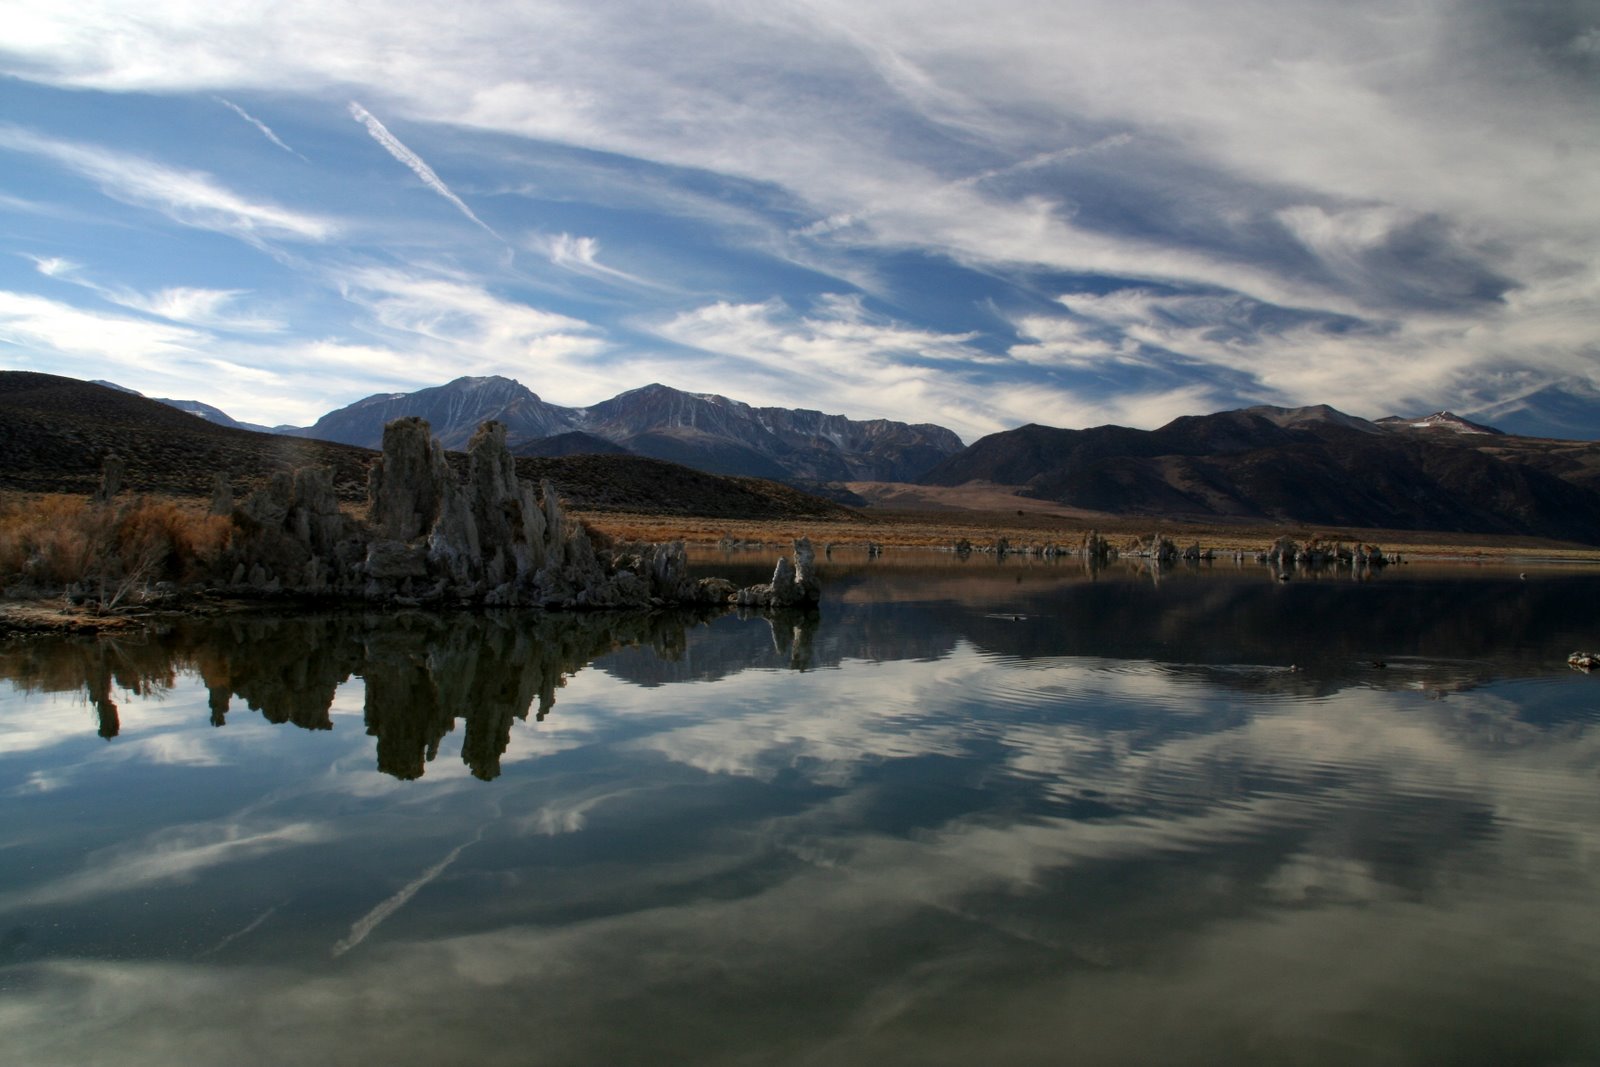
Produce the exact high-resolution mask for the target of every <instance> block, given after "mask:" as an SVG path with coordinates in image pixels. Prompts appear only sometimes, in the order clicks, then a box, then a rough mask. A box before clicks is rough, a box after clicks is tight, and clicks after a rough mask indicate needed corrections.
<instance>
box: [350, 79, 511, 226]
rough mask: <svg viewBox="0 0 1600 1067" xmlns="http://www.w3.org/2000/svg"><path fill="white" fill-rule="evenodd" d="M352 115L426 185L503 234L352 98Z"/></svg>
mask: <svg viewBox="0 0 1600 1067" xmlns="http://www.w3.org/2000/svg"><path fill="white" fill-rule="evenodd" d="M350 117H351V118H353V119H355V120H356V121H357V122H359V123H361V125H363V126H365V127H366V128H367V132H368V133H369V134H371V135H372V139H373V140H374V141H377V142H378V143H379V144H380V145H382V146H383V148H384V151H386V152H388V153H389V154H390V155H391V156H393V157H394V158H395V159H397V160H399V161H400V162H401V163H404V164H405V165H406V166H407V167H408V168H409V169H410V170H411V172H412V173H413V174H415V175H416V176H417V177H418V178H420V179H421V180H422V184H423V185H426V186H427V187H428V188H429V189H432V190H433V191H434V192H436V193H438V194H439V195H440V196H442V197H444V199H445V200H447V201H449V202H450V203H451V204H454V205H455V207H456V210H458V211H460V212H461V213H462V214H463V215H465V216H466V217H467V218H469V219H471V220H472V221H473V222H475V223H477V224H478V225H479V226H481V227H482V228H483V229H484V230H485V231H486V232H488V233H490V234H492V235H493V236H495V237H499V236H500V235H499V234H497V233H495V232H494V230H492V229H490V228H489V225H488V224H487V223H486V222H484V221H483V220H482V219H480V218H478V216H477V215H474V214H473V213H472V209H471V208H470V207H468V206H467V205H466V202H465V201H464V200H462V199H461V198H460V197H459V196H457V195H456V194H455V193H453V192H451V191H450V187H449V186H448V185H446V184H445V183H444V179H443V178H440V177H439V175H438V174H436V173H434V170H433V168H432V167H430V166H428V164H427V162H426V161H425V160H424V159H423V158H422V157H421V156H419V155H417V154H416V153H415V152H413V151H412V150H411V149H409V148H407V147H406V146H405V145H404V144H402V143H401V142H400V138H398V137H396V136H395V135H394V134H392V133H390V132H389V129H388V127H387V126H385V125H384V124H383V123H381V122H379V121H378V119H377V118H376V117H375V116H374V115H373V114H372V112H370V111H368V110H367V109H366V108H364V107H362V106H361V105H360V104H358V103H356V102H355V101H354V100H352V101H350Z"/></svg>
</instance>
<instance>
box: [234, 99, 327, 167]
mask: <svg viewBox="0 0 1600 1067" xmlns="http://www.w3.org/2000/svg"><path fill="white" fill-rule="evenodd" d="M217 103H219V104H221V105H222V106H223V107H225V108H227V109H228V110H229V111H232V112H233V113H234V114H235V115H238V116H239V117H240V118H242V119H244V120H245V121H246V122H248V123H249V124H250V125H252V126H254V127H255V128H256V129H257V130H259V131H260V132H261V136H263V137H265V138H266V139H267V140H268V141H271V142H272V143H273V144H275V145H277V146H278V147H279V148H281V149H283V150H284V151H285V152H287V153H289V154H290V155H291V156H300V158H301V159H305V158H306V157H305V156H301V155H300V153H299V152H296V151H295V150H294V149H292V148H290V147H289V146H288V145H287V144H285V143H284V142H283V138H281V137H279V136H278V135H277V133H275V132H274V131H273V129H272V127H271V126H268V125H267V124H266V123H265V122H262V121H261V120H260V119H258V118H256V117H255V116H254V115H252V114H250V112H248V111H246V110H245V109H244V108H242V107H240V106H239V105H238V104H235V103H234V102H233V101H232V100H228V99H226V98H225V97H221V96H219V97H217Z"/></svg>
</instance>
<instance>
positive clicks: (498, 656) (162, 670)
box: [0, 563, 1600, 781]
mask: <svg viewBox="0 0 1600 1067" xmlns="http://www.w3.org/2000/svg"><path fill="white" fill-rule="evenodd" d="M1142 569H1143V568H1138V569H1135V568H1123V569H1122V571H1121V572H1120V573H1113V574H1112V575H1111V576H1110V577H1109V578H1108V576H1107V575H1105V574H1089V575H1087V576H1086V575H1085V574H1084V573H1082V572H1081V570H1080V569H1079V568H1077V567H1074V566H1072V565H1070V564H1068V565H1054V564H1044V565H1035V566H1028V565H1026V564H1024V565H1022V566H1014V567H1012V568H1011V569H1010V570H1009V571H1008V570H1005V569H1001V568H995V567H992V566H989V567H985V566H983V565H982V564H981V563H980V564H978V565H974V566H972V567H970V568H963V567H951V566H949V565H948V564H943V563H941V564H940V565H937V566H930V567H927V568H917V567H914V566H913V567H901V568H890V567H865V568H863V567H853V568H852V567H844V568H839V569H837V570H836V571H835V573H834V574H833V575H832V576H831V579H830V586H829V595H830V600H831V601H833V603H832V604H830V605H829V606H828V607H827V609H826V614H825V615H823V614H819V613H817V612H815V611H812V612H792V613H784V614H781V615H779V616H777V617H765V618H764V617H759V616H758V617H750V618H739V617H736V616H732V615H730V616H727V617H726V618H725V619H724V620H721V621H718V622H717V624H716V625H715V627H712V626H711V623H712V622H713V621H714V616H712V615H708V614H704V613H702V614H686V613H674V612H665V613H654V614H645V615H626V614H610V613H599V614H589V615H582V614H578V615H561V616H548V615H522V614H516V613H509V612H507V613H494V612H491V613H487V614H430V613H424V612H400V613H371V614H329V615H303V616H260V615H243V616H232V617H222V618H220V619H214V620H206V619H186V620H182V621H180V622H179V623H177V624H175V625H174V626H172V627H171V628H169V629H166V630H164V631H162V632H161V633H159V634H155V635H151V636H148V637H141V638H114V637H113V638H100V639H98V640H85V639H81V638H77V639H60V640H35V641H31V642H28V643H25V644H21V645H18V646H14V647H12V648H11V649H9V650H5V649H0V679H4V680H9V681H12V682H13V683H15V684H17V685H18V686H19V687H21V688H24V689H40V690H45V691H71V690H79V689H81V690H82V691H83V692H84V693H85V695H86V696H87V698H88V699H89V701H90V703H91V704H92V706H93V707H94V709H95V711H96V715H97V724H98V733H99V735H100V736H101V737H104V738H107V739H110V738H114V737H116V736H117V734H118V733H119V731H120V728H121V722H120V711H119V708H118V706H117V703H116V697H115V690H117V689H120V690H122V691H123V692H126V693H129V694H134V695H149V694H151V693H154V692H159V691H160V690H162V689H168V688H171V687H172V686H173V685H174V684H175V679H176V678H177V676H178V675H179V674H180V673H185V672H188V673H193V674H195V675H197V676H198V677H199V678H200V679H201V680H202V681H203V682H204V684H205V686H206V689H207V690H208V691H209V693H210V708H211V722H212V724H213V725H215V726H222V725H224V724H225V723H226V722H227V718H228V715H229V713H230V707H231V705H232V701H233V700H234V699H235V698H237V699H241V700H243V701H244V702H245V703H246V705H247V706H248V707H249V709H250V710H251V711H255V712H259V713H260V714H261V715H262V716H263V717H264V718H265V719H266V720H267V721H268V722H271V723H288V724H292V725H294V726H298V727H300V728H302V729H306V730H328V729H331V728H332V726H333V723H332V720H331V718H330V717H329V709H330V708H331V707H332V706H333V702H334V698H335V694H336V693H337V691H338V689H339V687H340V686H342V685H344V684H345V683H346V682H348V681H349V680H350V679H351V678H353V677H359V678H361V679H362V680H363V681H364V683H365V720H366V726H367V732H368V734H370V735H371V736H373V737H375V738H377V766H378V769H379V770H382V771H383V772H384V773H386V774H390V775H393V776H394V777H396V778H401V779H414V778H420V777H421V776H422V774H423V773H424V770H425V767H426V764H427V763H428V762H430V761H432V760H433V759H434V758H435V757H436V756H437V755H438V753H439V748H440V743H441V741H442V740H443V739H444V738H445V737H446V736H447V735H449V734H450V733H452V732H453V731H454V730H455V727H456V724H457V722H458V721H459V722H461V723H462V724H463V730H462V749H461V753H462V759H463V760H464V761H465V763H466V764H467V765H468V767H469V768H470V769H471V771H472V773H473V775H474V776H476V777H478V778H481V779H483V780H485V781H487V780H491V779H493V778H495V777H496V776H497V775H498V774H499V773H500V757H501V756H502V755H503V754H504V753H505V751H506V749H507V746H508V745H509V744H510V739H511V729H512V724H513V723H514V722H518V721H526V720H527V718H528V714H529V712H530V711H533V710H534V709H535V707H537V710H536V711H535V714H534V718H535V720H536V721H542V720H543V719H544V718H545V716H546V715H548V714H549V713H550V711H551V709H552V708H553V707H554V705H555V702H556V690H557V689H559V688H561V687H562V686H563V685H564V684H565V682H566V679H567V678H568V677H570V676H571V675H573V674H574V673H576V672H577V671H579V670H582V669H583V668H585V667H586V666H588V665H589V664H591V663H595V662H596V661H599V662H598V664H597V666H598V667H599V669H601V670H604V671H605V672H606V673H608V674H610V675H612V676H613V677H616V678H618V679H622V680H624V681H628V682H631V683H634V684H636V685H642V686H655V685H663V684H668V683H674V682H688V681H714V680H716V679H720V678H724V677H727V676H729V675H732V674H736V673H738V672H739V671H742V670H747V669H750V668H752V667H771V666H780V665H781V666H786V667H788V668H790V669H793V670H806V669H810V668H815V667H836V666H838V665H839V664H841V663H843V662H845V661H847V660H865V661H872V662H886V661H896V660H908V659H909V660H938V659H940V658H943V657H945V656H947V655H949V654H950V653H951V652H952V651H953V650H954V649H955V648H956V647H957V646H958V645H959V644H960V643H961V642H968V643H970V644H971V645H973V646H975V647H976V648H978V649H979V650H982V651H984V652H986V653H990V654H994V655H999V656H1007V657H1015V658H1018V659H1023V660H1027V659H1034V658H1045V657H1079V658H1092V659H1101V660H1129V661H1145V662H1154V663H1158V664H1160V665H1161V666H1162V668H1163V669H1165V670H1168V671H1172V672H1177V673H1181V674H1186V675H1190V676H1193V677H1195V678H1199V679H1204V680H1206V681H1208V682H1210V683H1212V684H1215V685H1218V686H1223V687H1226V688H1230V689H1235V690H1240V691H1255V692H1262V693H1278V694H1284V695H1290V696H1301V697H1316V696H1325V695H1327V694H1329V693H1333V692H1337V691H1338V690H1340V689H1342V688H1345V687H1348V686H1352V685H1359V686H1363V687H1369V688H1377V689H1399V688H1404V689H1423V690H1428V691H1432V692H1438V693H1442V692H1448V691H1452V690H1460V689H1464V688H1467V687H1470V686H1472V685H1475V684H1479V683H1481V682H1484V681H1487V680H1491V679H1494V678H1503V677H1518V676H1531V675H1537V674H1541V673H1546V672H1548V671H1550V670H1558V669H1561V664H1562V663H1563V661H1564V658H1565V654H1566V652H1567V651H1571V650H1572V649H1575V648H1577V647H1580V646H1582V645H1584V644H1585V642H1588V643H1590V644H1592V643H1593V638H1592V632H1593V631H1592V627H1591V625H1590V620H1591V617H1592V616H1591V608H1590V605H1591V604H1592V603H1593V600H1592V599H1590V598H1589V597H1588V596H1587V595H1586V594H1584V593H1583V592H1581V590H1582V589H1593V590H1594V592H1595V593H1596V594H1600V581H1597V580H1596V579H1595V578H1594V577H1592V576H1588V575H1586V574H1583V573H1578V574H1573V573H1563V572H1557V571H1551V572H1546V573H1541V574H1539V576H1538V580H1535V581H1527V580H1525V579H1520V578H1518V579H1513V578H1512V577H1511V576H1510V575H1509V574H1506V575H1502V576H1500V577H1499V579H1498V580H1492V579H1491V580H1484V579H1483V578H1482V577H1481V576H1473V578H1472V580H1450V578H1449V575H1450V573H1451V572H1449V571H1446V572H1444V575H1445V576H1443V577H1441V576H1440V574H1439V573H1437V572H1431V573H1428V574H1426V575H1425V576H1423V577H1421V578H1416V579H1411V578H1408V577H1405V576H1402V575H1398V574H1391V575H1387V576H1384V577H1382V578H1381V579H1380V580H1378V581H1375V582H1372V583H1369V584H1368V585H1366V586H1365V587H1363V588H1362V589H1360V590H1357V591H1352V590H1351V589H1350V588H1349V585H1348V583H1347V582H1345V581H1339V580H1337V579H1333V580H1322V581H1306V580H1301V581H1295V582H1292V583H1288V584H1281V583H1277V582H1274V581H1270V580H1264V578H1263V575H1264V572H1261V571H1259V570H1257V571H1255V572H1245V573H1242V574H1232V575H1229V574H1223V575H1212V574H1199V573H1194V572H1191V573H1187V574H1185V573H1181V572H1180V573H1171V572H1168V573H1165V580H1164V581H1154V582H1152V581H1147V580H1143V578H1142V576H1141V575H1140V574H1139V573H1138V571H1139V570H1142ZM1086 577H1087V579H1088V580H1085V579H1086ZM1157 577H1161V574H1160V573H1159V572H1158V573H1157ZM1268 577H1270V576H1268ZM997 579H1001V580H997ZM1005 579H1011V580H1005ZM1130 579H1132V580H1130ZM861 588H868V589H870V595H867V596H860V597H858V595H857V590H858V589H861ZM824 618H827V620H828V622H827V625H823V619H824Z"/></svg>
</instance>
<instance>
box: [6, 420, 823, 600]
mask: <svg viewBox="0 0 1600 1067" xmlns="http://www.w3.org/2000/svg"><path fill="white" fill-rule="evenodd" d="M120 471H121V465H120V463H119V462H118V461H117V460H116V459H115V457H109V458H108V459H107V461H106V463H105V465H104V480H103V483H102V486H101V488H100V490H99V491H98V492H97V493H96V495H95V500H94V502H93V503H94V506H96V507H98V508H106V509H108V511H107V521H110V518H111V514H110V510H109V509H111V508H112V506H113V503H112V502H113V498H114V497H115V496H116V495H117V492H118V484H117V483H118V481H119V480H120V479H119V475H120ZM368 501H369V508H368V512H367V515H366V517H365V518H359V517H356V516H353V515H351V514H348V513H346V512H345V511H343V510H342V509H341V508H340V506H339V501H338V498H337V496H336V495H335V493H334V484H333V474H332V472H331V471H329V470H327V469H325V468H320V467H302V468H300V469H297V470H294V471H293V472H289V471H282V472H279V473H278V474H276V475H274V476H273V477H272V479H271V480H270V481H269V482H268V484H267V485H266V486H264V487H262V488H260V489H258V490H256V491H255V492H253V493H251V494H250V495H249V496H248V497H247V498H245V499H244V501H243V502H242V503H240V504H238V505H237V506H235V504H234V501H233V493H232V488H231V486H230V485H229V483H228V480H227V478H226V476H225V475H222V474H219V475H218V477H217V481H216V487H215V490H214V494H213V500H212V507H211V512H212V514H213V515H215V516H218V517H219V518H226V520H227V521H228V523H229V524H230V527H229V537H228V539H227V546H226V547H225V548H224V549H223V550H222V551H221V552H220V553H219V554H218V555H217V557H216V558H215V559H214V560H211V561H209V563H208V564H207V566H206V567H205V568H204V571H203V573H201V574H199V575H196V576H191V577H190V578H189V580H187V581H185V582H183V583H181V584H180V583H179V582H176V581H171V580H159V576H157V575H155V574H153V573H152V574H151V575H146V576H141V575H140V574H138V573H137V572H136V569H134V568H129V567H126V566H124V567H123V568H122V573H116V574H105V575H101V574H90V575H88V576H86V577H85V578H84V579H83V580H81V581H79V582H77V583H74V585H72V586H69V587H68V588H66V589H65V590H64V594H65V597H66V600H67V601H68V602H69V604H70V605H73V606H77V607H80V608H84V609H87V610H84V611H78V612H73V611H70V610H69V611H68V612H67V616H66V617H68V618H71V619H77V620H79V621H78V622H77V623H73V624H71V627H69V628H80V627H87V626H90V625H91V620H93V619H96V618H98V617H99V616H97V615H96V613H95V612H94V611H93V609H95V608H98V609H101V612H102V613H103V612H105V611H106V610H107V609H112V608H116V607H118V606H119V605H120V604H122V603H123V602H124V597H123V595H122V594H118V595H117V596H116V597H115V598H111V597H108V596H107V595H106V593H105V589H106V587H107V584H108V580H114V584H116V585H117V586H118V587H119V588H121V589H126V590H131V589H132V588H133V587H134V586H136V585H137V586H139V588H138V590H137V592H136V593H133V594H132V595H130V596H128V597H127V598H126V602H127V604H128V606H129V607H134V606H136V605H137V606H140V607H143V608H147V609H148V608H157V609H160V608H167V609H184V608H187V607H191V606H193V605H196V604H197V603H199V602H202V601H204V600H207V599H210V600H213V601H214V600H215V599H216V598H219V597H220V598H232V599H238V600H244V601H256V600H262V599H269V600H286V599H288V600H297V601H305V602H311V603H317V604H325V605H334V604H341V603H359V604H364V605H368V606H371V605H379V606H395V607H430V608H460V607H503V608H521V609H532V610H543V611H584V610H589V611H593V610H612V611H634V610H649V609H654V608H660V607H667V606H700V607H711V606H717V605H728V606H736V607H744V608H788V607H795V606H803V605H807V604H814V603H815V602H816V601H817V599H818V598H819V597H820V595H821V590H820V587H819V585H818V582H817V579H816V575H815V568H814V565H813V554H812V550H811V546H810V544H809V542H807V541H805V540H804V539H799V540H796V541H795V543H794V555H793V558H792V560H791V559H780V560H779V562H778V565H777V567H776V569H775V570H774V573H773V578H772V581H770V582H767V583H764V584H761V585H755V586H748V587H744V588H740V587H738V586H736V585H735V584H734V583H733V582H730V581H728V580H727V579H723V578H698V579H697V578H693V577H691V576H690V574H689V568H688V560H687V554H686V550H685V546H684V544H683V542H681V541H676V542H668V543H658V544H631V543H630V544H613V543H611V542H610V540H609V539H608V538H605V537H604V536H603V535H597V534H595V533H594V532H593V531H592V530H590V528H589V527H588V526H586V525H585V524H584V523H583V522H582V521H580V520H579V519H577V518H576V517H573V516H571V515H569V514H567V512H566V511H565V509H564V508H563V506H562V502H561V500H560V499H559V497H558V496H557V495H556V492H555V490H554V489H553V487H552V486H551V485H550V484H549V483H548V482H545V483H544V484H542V485H541V486H540V488H539V490H538V491H537V492H536V491H535V490H534V488H533V487H532V486H531V485H529V484H528V483H526V482H524V481H522V480H520V479H518V477H517V475H516V467H515V463H514V461H513V459H512V456H511V453H510V451H509V450H508V449H507V447H506V431H505V427H504V426H503V425H502V424H500V423H498V422H487V423H484V424H483V425H482V426H481V427H479V430H478V432H477V434H475V435H474V436H473V438H472V440H471V442H470V443H469V445H468V448H467V469H466V475H465V478H464V479H462V478H458V477H457V476H456V474H455V472H454V471H453V470H452V468H451V465H450V464H449V463H448V462H447V460H446V453H445V449H444V448H443V447H442V446H441V445H440V443H439V441H438V440H437V439H436V438H434V437H433V436H432V434H431V433H430V432H429V426H428V423H427V422H426V421H424V420H422V419H420V418H415V417H411V418H402V419H397V420H395V421H394V422H391V423H390V424H389V425H388V426H387V427H386V428H385V431H384V438H383V451H382V454H381V455H380V456H379V457H378V458H377V459H376V460H374V462H373V464H372V467H371V469H370V471H369V478H368ZM141 577H143V579H144V580H143V581H142V582H141ZM152 578H156V579H158V580H151V579H152ZM35 592H39V593H45V594H47V593H49V592H52V591H51V590H35ZM113 617H114V616H113ZM5 619H6V620H8V621H7V622H6V623H5V625H7V627H8V628H10V629H20V628H27V627H39V626H51V625H52V624H51V623H50V622H49V621H48V620H47V619H46V618H45V616H44V615H42V614H41V613H39V612H22V613H16V612H8V613H7V614H6V616H5ZM101 628H104V627H101Z"/></svg>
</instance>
